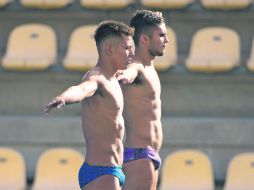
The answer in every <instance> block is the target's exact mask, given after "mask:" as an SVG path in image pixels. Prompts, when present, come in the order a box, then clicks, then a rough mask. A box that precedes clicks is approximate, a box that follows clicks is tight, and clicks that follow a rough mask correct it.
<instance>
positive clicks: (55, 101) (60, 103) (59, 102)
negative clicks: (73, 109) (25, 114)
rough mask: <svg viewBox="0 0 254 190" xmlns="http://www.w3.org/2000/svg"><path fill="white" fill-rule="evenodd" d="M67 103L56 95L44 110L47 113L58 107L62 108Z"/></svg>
mask: <svg viewBox="0 0 254 190" xmlns="http://www.w3.org/2000/svg"><path fill="white" fill-rule="evenodd" d="M64 105H65V101H64V99H63V98H62V97H59V96H58V97H56V98H54V99H53V100H51V101H50V102H49V103H48V104H47V105H46V107H45V108H44V112H45V113H46V114H49V112H50V110H51V109H53V108H55V107H57V108H58V109H60V108H62V107H63V106H64Z"/></svg>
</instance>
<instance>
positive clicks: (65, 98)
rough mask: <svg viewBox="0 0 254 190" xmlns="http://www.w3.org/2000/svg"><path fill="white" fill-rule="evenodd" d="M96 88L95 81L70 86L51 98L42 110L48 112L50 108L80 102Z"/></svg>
mask: <svg viewBox="0 0 254 190" xmlns="http://www.w3.org/2000/svg"><path fill="white" fill-rule="evenodd" d="M97 88H98V84H97V82H96V81H84V82H82V83H81V84H79V85H77V86H71V87H69V88H68V89H66V90H65V91H64V92H63V93H61V94H60V95H58V96H56V97H55V98H53V99H52V100H51V101H50V102H49V103H48V104H47V105H46V107H45V109H44V112H46V113H49V112H50V110H51V109H53V108H56V107H57V108H58V109H60V108H61V107H63V106H64V105H65V104H73V103H77V102H81V101H82V100H83V99H84V98H86V97H90V96H92V95H93V94H94V93H95V91H96V90H97Z"/></svg>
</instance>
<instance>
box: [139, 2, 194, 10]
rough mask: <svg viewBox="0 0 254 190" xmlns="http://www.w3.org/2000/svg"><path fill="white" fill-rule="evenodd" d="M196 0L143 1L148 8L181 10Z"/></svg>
mask: <svg viewBox="0 0 254 190" xmlns="http://www.w3.org/2000/svg"><path fill="white" fill-rule="evenodd" d="M193 1H194V0H141V2H142V4H143V5H144V6H146V7H153V8H161V9H168V8H169V9H181V8H184V7H186V6H187V5H189V4H191V3H192V2H193Z"/></svg>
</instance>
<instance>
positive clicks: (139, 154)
mask: <svg viewBox="0 0 254 190" xmlns="http://www.w3.org/2000/svg"><path fill="white" fill-rule="evenodd" d="M138 159H150V160H152V162H153V164H154V168H155V170H157V169H159V168H160V166H161V158H160V155H159V151H158V150H154V149H151V148H124V163H127V162H130V161H134V160H138Z"/></svg>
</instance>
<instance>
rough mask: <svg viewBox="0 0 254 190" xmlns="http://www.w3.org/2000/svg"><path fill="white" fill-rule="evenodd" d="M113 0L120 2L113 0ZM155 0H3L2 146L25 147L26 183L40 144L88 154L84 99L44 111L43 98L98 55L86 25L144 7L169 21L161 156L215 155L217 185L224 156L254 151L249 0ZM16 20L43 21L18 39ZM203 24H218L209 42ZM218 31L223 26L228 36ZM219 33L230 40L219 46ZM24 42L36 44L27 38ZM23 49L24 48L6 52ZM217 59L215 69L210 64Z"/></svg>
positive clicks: (253, 11)
mask: <svg viewBox="0 0 254 190" xmlns="http://www.w3.org/2000/svg"><path fill="white" fill-rule="evenodd" d="M89 2H90V3H91V5H88V3H89ZM112 2H113V3H115V2H116V3H117V4H116V5H112V4H111V5H110V3H112ZM149 2H150V4H149ZM154 2H155V1H145V0H133V1H103V3H104V4H103V5H101V4H97V5H96V3H101V2H99V1H85V0H84V1H82V0H74V1H67V0H66V1H60V0H59V1H58V0H56V1H53V0H50V1H32V0H30V1H25V0H24V1H22V0H16V1H4V0H3V1H0V60H1V61H0V63H1V64H0V87H1V88H0V89H1V90H0V145H1V146H7V147H11V148H13V149H15V150H17V151H19V152H20V153H21V154H22V155H23V157H24V161H25V163H26V178H27V181H28V184H29V185H31V184H33V183H34V182H35V181H36V180H35V175H36V174H35V173H36V165H37V162H38V160H39V158H40V155H42V153H43V152H44V151H47V150H49V149H51V148H58V147H68V148H73V149H75V150H77V151H79V152H80V153H83V154H84V155H85V142H84V140H83V134H82V129H81V119H80V115H79V114H80V105H78V104H76V105H72V106H67V107H65V109H62V110H60V111H58V112H57V111H53V112H52V115H51V116H50V117H47V116H45V115H44V114H43V107H44V106H45V104H46V103H47V102H48V101H49V100H50V99H51V98H52V97H54V96H55V95H57V94H58V93H59V92H61V91H62V90H63V89H65V88H66V87H68V86H70V85H73V84H76V83H78V82H79V81H80V80H81V78H82V75H83V73H84V71H85V70H87V69H89V68H90V67H91V66H92V65H93V64H94V63H95V61H96V58H95V57H96V55H95V54H93V53H94V44H91V45H89V49H86V48H87V47H88V46H87V44H89V43H90V42H91V33H92V30H93V29H92V27H91V28H90V27H89V26H94V25H96V24H98V23H99V22H101V21H102V20H104V19H116V20H121V21H124V22H126V23H128V22H129V19H130V18H131V15H132V14H133V12H134V11H135V10H136V9H141V8H148V9H151V10H160V11H162V12H163V15H164V17H165V18H166V23H167V26H168V35H169V43H168V47H167V50H166V54H165V56H164V57H160V58H156V59H155V63H157V65H156V67H157V70H158V71H159V77H160V80H161V85H162V95H161V98H162V123H163V131H164V143H163V147H162V150H161V156H162V159H163V161H164V160H165V159H166V157H167V156H168V155H169V154H171V153H173V152H175V151H179V150H185V149H197V150H199V151H202V152H203V153H204V154H206V155H207V157H208V158H209V160H210V162H211V166H212V169H213V177H214V180H213V181H214V183H215V186H216V187H218V186H220V187H221V186H223V184H224V183H225V181H226V179H227V168H228V164H229V162H230V160H231V159H232V158H233V157H234V156H235V155H238V154H240V153H243V152H253V151H254V140H253V137H252V134H253V132H254V127H253V126H254V102H253V94H254V88H253V82H254V72H253V71H254V69H253V68H254V67H253V65H254V64H253V57H254V56H253V55H254V53H253V49H254V48H253V47H254V45H253V43H254V42H253V37H254V26H253V24H252V23H254V5H253V3H252V1H247V0H246V1H244V0H239V1H237V0H234V1H233V0H232V1H226V0H225V1H221V2H222V3H221V4H219V1H216V2H217V3H218V4H216V5H215V4H212V3H214V2H215V1H205V0H194V1H189V0H183V1H180V0H179V1H174V0H168V1H166V0H165V1H156V4H155V3H154ZM226 2H227V3H226ZM86 3H87V4H86ZM92 3H94V5H92ZM106 3H109V4H108V5H106ZM120 3H121V4H120ZM21 26H24V27H28V26H36V27H39V28H40V29H38V28H37V29H38V30H37V29H36V30H34V29H32V30H30V29H29V30H30V31H31V32H30V35H27V38H25V37H24V36H22V37H20V38H21V39H19V40H18V41H19V42H20V43H18V44H17V40H15V38H14V40H12V36H14V34H15V33H14V32H15V30H16V29H21ZM19 27H20V28H19ZM46 28H47V29H46ZM44 29H45V32H46V31H48V33H47V35H46V36H47V38H43V39H41V40H40V38H41V37H42V36H43V34H40V33H39V31H42V30H43V31H44ZM206 29H216V30H210V31H213V32H215V35H212V36H213V37H210V39H211V41H209V40H207V39H206V38H204V39H202V38H198V33H199V32H202V31H203V32H205V31H206ZM37 32H38V33H37ZM224 32H229V33H227V34H225V38H224V37H223V35H224V34H223V33H224ZM22 33H23V32H22ZM25 33H26V34H28V33H29V32H25ZM82 34H87V35H83V36H82ZM231 37H232V38H231ZM224 39H225V40H226V41H227V42H229V44H228V45H221V46H216V45H219V44H217V43H221V42H223V43H224V42H225V41H224ZM34 40H36V42H35V41H34ZM199 40H200V41H199ZM40 41H41V42H40ZM30 42H32V43H36V44H37V43H38V45H31V46H30V45H29V44H30ZM210 42H211V44H210ZM40 43H41V44H40ZM49 43H51V45H49ZM202 43H203V44H202ZM213 43H215V44H213ZM15 44H17V45H18V46H20V47H15ZM43 44H44V45H45V47H46V48H43V47H44V45H43ZM13 45H14V46H13ZM12 47H13V48H12ZM39 47H40V48H39ZM200 47H201V49H200V50H199V49H198V48H200ZM19 48H20V49H21V51H20V53H14V54H13V53H12V52H13V51H14V50H15V51H16V50H18V49H19ZM210 48H211V49H210ZM76 49H78V51H77V50H76ZM24 50H25V51H24ZM206 50H208V51H209V52H208V53H207V52H205V51H206ZM15 51H14V52H15ZM28 51H29V52H28ZM27 52H28V53H27ZM84 52H86V53H84ZM88 52H89V53H88ZM212 52H214V53H212ZM47 54H49V56H48V55H47ZM225 54H227V56H225V57H223V55H225ZM16 55H20V56H19V57H16ZM26 56H28V57H26ZM216 56H218V57H216ZM231 56H232V58H231V59H230V60H227V61H226V62H227V64H225V59H228V58H230V57H231ZM41 57H43V59H42V58H41ZM200 57H201V58H202V59H207V58H212V59H215V58H216V59H217V60H216V61H215V62H212V61H209V60H208V61H207V63H208V64H206V66H204V65H202V68H200V67H201V65H198V66H197V65H196V64H197V63H200V62H199V61H197V59H199V58H200ZM85 59H87V61H85ZM10 60H16V61H15V62H13V61H10ZM17 60H18V61H17ZM24 60H25V61H24ZM31 60H32V61H31ZM218 60H220V61H221V60H223V61H222V64H219V65H218V64H217V63H218V62H219V61H218ZM192 63H194V65H192ZM202 63H204V62H203V61H202ZM213 63H215V66H216V68H214V67H211V65H213ZM17 64H19V65H17ZM216 64H217V65H216ZM223 64H225V65H223ZM218 71H219V72H218ZM0 162H1V161H0ZM162 174H163V168H162V170H161V175H162ZM162 179H163V178H162Z"/></svg>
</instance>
